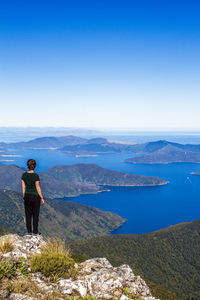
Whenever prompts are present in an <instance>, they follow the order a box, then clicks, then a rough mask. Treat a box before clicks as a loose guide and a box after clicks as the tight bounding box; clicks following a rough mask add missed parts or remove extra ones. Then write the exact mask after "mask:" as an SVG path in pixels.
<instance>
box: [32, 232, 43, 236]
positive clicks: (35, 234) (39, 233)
mask: <svg viewBox="0 0 200 300" xmlns="http://www.w3.org/2000/svg"><path fill="white" fill-rule="evenodd" d="M33 235H34V236H38V235H41V232H38V233H33Z"/></svg>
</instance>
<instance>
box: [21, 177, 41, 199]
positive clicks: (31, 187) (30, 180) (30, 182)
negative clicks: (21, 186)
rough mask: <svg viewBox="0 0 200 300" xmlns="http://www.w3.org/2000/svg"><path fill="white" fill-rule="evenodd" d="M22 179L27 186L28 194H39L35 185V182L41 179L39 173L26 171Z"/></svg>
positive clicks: (26, 191)
mask: <svg viewBox="0 0 200 300" xmlns="http://www.w3.org/2000/svg"><path fill="white" fill-rule="evenodd" d="M21 179H22V180H23V181H24V183H25V187H26V189H25V193H26V194H33V195H38V192H37V190H36V187H35V182H36V181H40V177H39V175H38V174H37V173H28V172H25V173H23V175H22V178H21Z"/></svg>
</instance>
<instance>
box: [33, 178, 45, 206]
mask: <svg viewBox="0 0 200 300" xmlns="http://www.w3.org/2000/svg"><path fill="white" fill-rule="evenodd" d="M35 187H36V190H37V192H38V195H39V196H40V198H41V202H42V204H44V202H45V201H44V198H43V195H42V191H41V188H40V182H39V181H36V182H35Z"/></svg>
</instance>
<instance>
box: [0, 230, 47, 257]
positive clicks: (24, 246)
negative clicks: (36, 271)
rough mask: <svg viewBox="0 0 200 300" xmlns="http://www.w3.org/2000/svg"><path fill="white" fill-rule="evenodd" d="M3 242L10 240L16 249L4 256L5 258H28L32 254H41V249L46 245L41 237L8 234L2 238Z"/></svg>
mask: <svg viewBox="0 0 200 300" xmlns="http://www.w3.org/2000/svg"><path fill="white" fill-rule="evenodd" d="M0 239H1V241H5V240H9V241H10V242H11V243H12V244H13V246H14V249H13V250H12V251H11V252H8V253H5V254H3V255H2V257H4V258H16V259H17V258H20V257H24V258H27V257H28V256H29V255H30V254H37V253H40V251H41V248H42V247H43V246H44V245H45V241H44V239H43V237H42V236H41V235H38V236H34V235H32V236H31V235H25V236H19V235H17V234H7V235H3V236H1V237H0Z"/></svg>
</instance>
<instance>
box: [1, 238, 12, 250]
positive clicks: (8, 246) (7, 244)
mask: <svg viewBox="0 0 200 300" xmlns="http://www.w3.org/2000/svg"><path fill="white" fill-rule="evenodd" d="M13 249H14V246H13V243H12V242H11V241H10V239H9V238H5V239H3V238H1V239H0V252H1V253H3V254H4V253H7V252H10V251H12V250H13Z"/></svg>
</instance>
